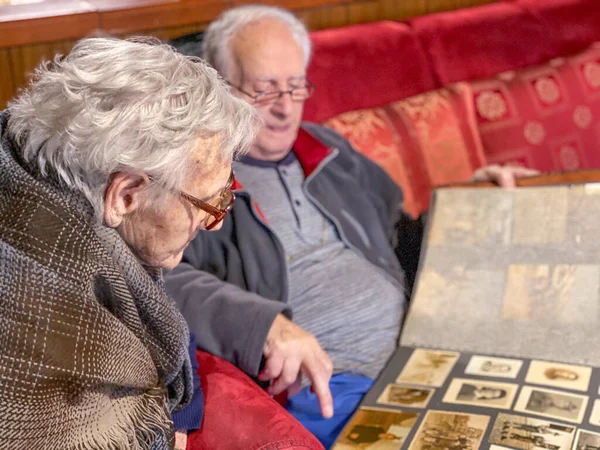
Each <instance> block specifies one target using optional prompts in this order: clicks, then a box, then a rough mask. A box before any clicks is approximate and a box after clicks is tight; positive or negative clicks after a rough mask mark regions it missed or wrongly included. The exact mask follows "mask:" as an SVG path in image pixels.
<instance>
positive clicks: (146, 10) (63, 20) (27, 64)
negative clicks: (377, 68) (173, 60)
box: [0, 0, 496, 109]
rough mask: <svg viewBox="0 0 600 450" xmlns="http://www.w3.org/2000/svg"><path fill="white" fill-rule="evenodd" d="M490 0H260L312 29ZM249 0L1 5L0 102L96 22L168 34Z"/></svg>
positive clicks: (106, 28)
mask: <svg viewBox="0 0 600 450" xmlns="http://www.w3.org/2000/svg"><path fill="white" fill-rule="evenodd" d="M492 1H496V0H261V3H267V4H271V5H278V6H282V7H285V8H288V9H293V10H294V11H295V12H296V14H297V15H298V16H299V17H300V18H301V19H302V20H303V21H304V22H305V23H306V25H307V26H308V27H309V28H310V29H312V30H318V29H323V28H331V27H341V26H344V25H350V24H355V23H364V22H373V21H376V20H406V19H409V18H411V17H415V16H418V15H422V14H427V13H430V12H436V11H444V10H449V9H455V8H463V7H468V6H473V5H479V4H484V3H490V2H492ZM250 3H255V1H254V0H43V1H42V3H34V4H29V5H26V4H25V5H12V6H10V5H9V6H0V109H1V108H4V107H5V105H6V103H7V102H8V100H9V99H10V98H12V97H13V95H15V93H16V91H17V89H18V88H19V87H22V86H24V85H25V84H26V83H27V81H28V78H29V74H30V73H31V72H32V71H33V70H34V69H35V67H36V66H37V65H38V64H39V62H40V61H41V60H42V59H51V58H52V57H53V56H54V55H55V54H56V53H62V54H65V53H68V52H69V51H70V49H71V47H72V46H73V45H74V43H75V42H76V40H77V39H80V38H82V37H85V36H90V35H93V34H94V33H95V32H97V30H102V32H105V33H108V34H113V35H117V36H129V35H132V34H151V35H154V36H157V37H159V38H160V39H172V38H176V37H179V36H183V35H186V34H189V33H194V32H197V31H201V30H203V29H205V28H206V26H207V24H208V23H209V22H210V21H211V20H212V19H214V18H215V17H216V16H217V15H218V14H220V13H221V12H222V11H224V10H225V9H227V8H229V7H232V6H236V5H241V4H250Z"/></svg>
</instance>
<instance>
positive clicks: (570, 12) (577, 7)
mask: <svg viewBox="0 0 600 450" xmlns="http://www.w3.org/2000/svg"><path fill="white" fill-rule="evenodd" d="M518 4H519V6H521V7H523V8H524V9H526V10H527V11H528V12H530V13H531V14H532V15H535V17H536V18H538V19H539V20H540V21H541V22H542V23H543V26H544V28H545V29H546V30H551V32H550V33H548V34H554V35H557V36H559V37H560V44H561V49H560V54H561V55H572V54H574V53H577V52H580V51H582V50H584V49H586V48H587V47H589V46H590V44H591V43H593V42H595V41H600V4H599V3H598V0H519V2H518Z"/></svg>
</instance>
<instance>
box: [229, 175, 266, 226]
mask: <svg viewBox="0 0 600 450" xmlns="http://www.w3.org/2000/svg"><path fill="white" fill-rule="evenodd" d="M234 176H235V175H234ZM243 188H244V187H243V186H242V183H240V182H239V181H238V180H237V178H234V179H233V184H232V185H231V189H232V190H233V191H239V190H241V189H243ZM251 202H252V206H254V209H256V212H257V213H258V215H259V216H260V218H261V219H262V220H263V221H264V222H265V223H269V221H268V220H267V218H266V217H265V215H264V214H263V212H262V211H261V209H260V207H259V206H258V203H256V202H255V201H254V200H251Z"/></svg>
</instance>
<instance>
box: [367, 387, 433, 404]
mask: <svg viewBox="0 0 600 450" xmlns="http://www.w3.org/2000/svg"><path fill="white" fill-rule="evenodd" d="M434 392H435V389H433V388H425V387H416V386H403V385H401V384H388V385H387V386H386V388H385V389H384V391H383V392H382V393H381V395H380V396H379V398H378V399H377V403H381V404H384V405H396V406H408V407H410V408H425V407H426V406H427V404H428V403H429V400H430V399H431V396H432V395H433V393H434Z"/></svg>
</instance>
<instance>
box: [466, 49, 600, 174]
mask: <svg viewBox="0 0 600 450" xmlns="http://www.w3.org/2000/svg"><path fill="white" fill-rule="evenodd" d="M471 88H472V89H471V94H470V95H471V96H472V97H471V102H472V104H473V107H474V109H475V111H476V118H477V124H478V128H479V132H480V135H481V139H482V142H483V146H484V148H485V154H486V158H487V161H488V162H489V163H501V164H518V165H523V166H528V167H534V168H536V169H539V170H542V171H549V170H575V169H580V168H592V167H600V151H599V150H600V122H598V119H599V118H600V45H595V46H593V47H591V48H590V49H588V50H586V51H584V52H582V53H580V54H578V55H575V56H572V57H568V58H557V59H554V60H552V61H550V62H549V63H548V64H545V65H542V66H537V67H532V68H528V69H524V70H521V71H517V72H514V71H510V72H504V73H501V74H499V75H497V76H496V77H494V78H490V79H485V80H479V81H474V82H472V83H471Z"/></svg>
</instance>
